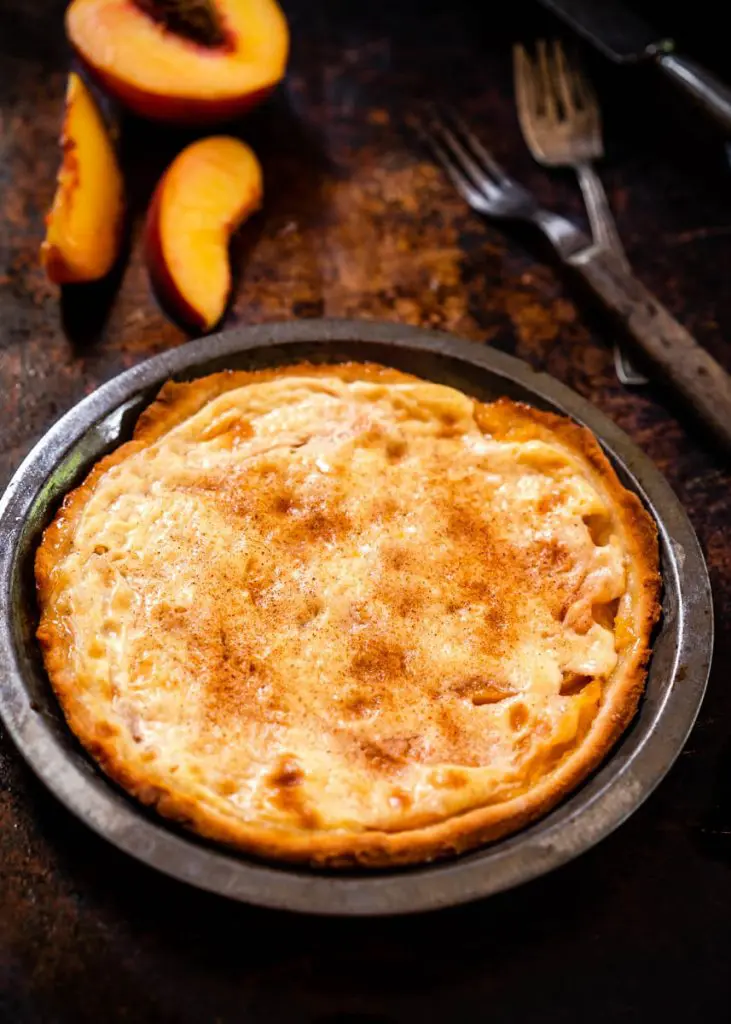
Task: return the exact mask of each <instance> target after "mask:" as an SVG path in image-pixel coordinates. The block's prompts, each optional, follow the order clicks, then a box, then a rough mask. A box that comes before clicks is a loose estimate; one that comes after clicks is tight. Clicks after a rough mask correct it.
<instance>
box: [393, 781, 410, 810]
mask: <svg viewBox="0 0 731 1024" xmlns="http://www.w3.org/2000/svg"><path fill="white" fill-rule="evenodd" d="M388 802H389V803H390V804H391V806H392V807H394V808H397V809H398V810H401V811H408V810H409V809H410V808H411V807H412V806H413V803H414V801H413V799H412V797H411V796H410V794H409V793H407V792H406V791H405V790H403V789H399V788H398V787H394V789H392V790H391V793H390V795H389V797H388Z"/></svg>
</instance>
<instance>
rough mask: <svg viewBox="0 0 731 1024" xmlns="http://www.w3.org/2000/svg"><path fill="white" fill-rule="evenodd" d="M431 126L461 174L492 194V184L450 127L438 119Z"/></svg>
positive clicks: (493, 187)
mask: <svg viewBox="0 0 731 1024" xmlns="http://www.w3.org/2000/svg"><path fill="white" fill-rule="evenodd" d="M432 127H433V129H434V130H435V131H436V132H438V134H439V136H440V138H441V140H442V142H443V143H444V145H445V148H446V151H447V153H448V154H449V155H450V156H451V158H452V161H454V162H455V163H456V164H457V166H458V167H459V169H460V170H461V172H462V174H464V175H465V177H467V178H468V179H469V180H470V181H471V183H472V185H473V186H474V188H476V189H479V190H480V191H482V192H484V193H485V194H486V195H487V196H488V197H490V196H491V195H494V194H495V186H494V184H493V183H492V182H491V181H490V178H489V177H488V176H487V174H486V173H485V170H484V169H483V168H482V167H480V165H479V164H478V163H477V161H476V160H475V159H474V157H473V156H472V154H471V153H470V152H469V151H468V150H467V149H466V148H465V146H464V145H463V144H462V142H461V141H460V139H459V138H458V137H457V136H456V135H455V133H454V132H453V131H452V130H451V128H449V127H448V126H447V125H446V124H445V123H444V122H443V121H441V120H438V119H437V120H436V121H434V123H433V126H432Z"/></svg>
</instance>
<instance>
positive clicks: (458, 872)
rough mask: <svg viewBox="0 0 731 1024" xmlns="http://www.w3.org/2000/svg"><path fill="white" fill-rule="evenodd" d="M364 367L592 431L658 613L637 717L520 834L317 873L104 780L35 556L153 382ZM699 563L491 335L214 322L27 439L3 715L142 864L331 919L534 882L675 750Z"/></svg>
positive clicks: (678, 525) (73, 806)
mask: <svg viewBox="0 0 731 1024" xmlns="http://www.w3.org/2000/svg"><path fill="white" fill-rule="evenodd" d="M301 360H311V361H312V362H341V361H345V360H358V361H371V360H372V361H375V362H379V363H383V364H386V365H388V366H393V367H395V368H397V369H400V370H403V371H406V372H410V373H413V374H416V375H417V376H420V377H424V378H427V379H429V380H433V381H437V382H439V383H443V384H447V385H451V386H453V387H456V388H459V389H461V390H463V391H464V392H466V393H467V394H471V395H474V396H475V397H477V398H479V399H482V400H488V401H489V400H491V399H494V398H496V397H498V396H500V395H507V396H508V397H510V398H513V399H516V400H523V401H526V402H529V403H531V404H532V405H535V406H536V407H538V408H541V409H548V410H553V411H556V412H559V413H563V414H565V415H568V416H571V417H572V418H573V419H575V420H577V421H578V422H580V423H583V424H585V425H586V426H587V427H589V428H590V429H591V430H592V431H593V432H594V434H595V435H596V437H597V438H598V439H599V441H600V443H601V444H602V446H603V448H604V450H605V451H606V453H607V455H608V456H609V458H610V460H611V461H612V463H613V465H614V467H615V469H616V470H617V472H618V474H619V476H620V478H621V480H622V482H623V483H624V484H625V486H626V487H628V488H629V489H630V490H632V491H635V492H636V493H637V494H638V495H639V496H640V498H641V499H642V501H643V502H644V504H645V505H646V507H647V508H648V509H649V510H650V511H651V513H652V514H653V515H654V517H655V520H656V522H657V525H658V529H659V537H660V550H661V569H662V575H663V581H664V593H663V601H662V607H663V614H662V619H661V623H660V625H659V627H658V629H657V632H656V636H655V638H654V644H653V656H652V661H651V664H650V669H649V675H648V680H647V687H646V692H645V695H644V698H643V700H642V703H641V707H640V709H639V712H638V714H637V716H636V718H635V720H634V722H633V724H632V725H631V727H630V728H629V729H628V730H627V732H626V733H625V734H624V736H623V737H622V739H621V740H620V742H619V743H618V744H617V745H616V746H615V747H614V749H613V750H612V751H611V752H610V754H609V756H608V757H607V758H606V760H605V761H604V762H603V764H602V765H601V767H600V768H599V769H598V770H596V771H595V772H594V773H593V775H592V776H591V777H590V778H589V779H587V780H586V781H585V782H584V784H583V785H581V786H580V787H579V788H578V789H577V790H576V791H575V792H574V793H573V794H572V795H571V796H570V797H569V798H567V799H566V800H564V801H563V802H562V803H561V804H560V805H559V806H558V807H557V808H555V809H554V810H553V811H552V812H550V813H549V814H547V815H546V816H545V817H543V818H542V819H541V820H540V821H538V822H537V823H535V824H534V825H532V826H531V827H529V828H525V829H523V830H522V831H520V832H519V833H517V834H515V835H512V836H510V837H508V838H506V839H504V840H501V841H498V842H494V843H492V844H490V845H488V846H486V847H484V848H482V849H480V850H477V851H474V852H472V853H468V854H464V855H462V856H459V857H453V858H451V859H449V860H444V861H438V862H434V863H432V864H427V865H423V866H419V867H412V868H398V869H391V870H379V871H372V870H371V871H367V872H366V871H347V872H342V871H323V870H314V869H309V868H306V867H292V866H288V865H284V864H276V863H266V862H263V861H259V860H257V859H255V858H253V857H250V856H246V855H243V854H239V853H237V852H234V851H231V850H228V849H227V848H225V847H222V846H217V845H214V844H211V843H208V842H206V841H205V840H202V839H199V838H197V837H196V836H193V835H191V834H190V833H187V832H185V831H184V830H182V829H179V828H178V827H176V826H175V825H173V824H170V823H167V822H165V821H164V819H162V818H160V817H158V816H157V815H155V814H154V812H151V811H149V810H147V809H145V808H144V807H142V806H141V805H140V804H138V803H137V802H136V801H134V800H133V799H132V798H130V797H128V796H127V795H126V794H125V793H124V792H123V791H122V790H121V789H120V788H118V787H117V786H116V785H115V784H114V783H112V782H111V781H110V780H109V779H107V777H106V776H105V775H104V774H103V773H102V772H101V771H100V770H99V769H98V768H97V767H96V765H95V764H94V762H93V761H92V760H91V759H90V758H89V757H88V756H87V755H86V753H85V752H84V751H83V750H82V748H81V747H80V745H79V744H78V742H77V741H76V739H75V738H74V736H73V735H72V733H71V731H70V730H69V728H68V726H67V725H66V722H65V720H64V718H63V715H62V713H61V711H60V708H59V706H58V704H57V702H56V698H55V696H54V694H53V692H52V690H51V687H50V685H49V682H48V679H47V677H46V675H45V672H44V670H43V665H42V662H41V657H40V652H39V648H38V645H37V643H36V641H35V636H34V634H35V629H36V625H37V617H38V613H37V607H36V602H35V588H34V580H33V558H34V553H35V550H36V547H37V545H38V541H39V538H40V535H41V532H42V530H43V529H44V527H45V526H46V524H47V523H48V522H49V520H50V519H51V518H52V516H53V514H54V513H55V511H56V509H57V508H58V505H59V502H60V500H61V499H62V498H63V496H64V495H65V494H66V492H67V491H68V490H69V489H70V488H72V487H73V486H75V485H77V484H78V483H79V482H80V481H81V480H82V479H83V477H84V476H85V474H86V473H87V471H88V470H89V468H90V467H91V465H92V464H93V463H94V462H96V461H97V460H98V459H99V458H100V457H101V456H102V455H104V454H105V453H107V452H109V451H110V450H112V449H113V448H115V447H117V445H119V444H120V443H121V442H123V441H125V440H126V439H127V438H129V436H130V434H131V432H132V429H133V426H134V423H135V420H136V418H137V416H138V414H139V413H140V411H141V410H142V409H143V408H144V407H145V406H146V405H147V404H148V403H149V402H150V401H151V400H152V398H153V397H154V395H155V393H156V392H157V390H158V388H159V387H160V385H161V384H162V383H163V382H164V381H166V380H168V379H170V378H174V379H176V380H190V379H193V378H196V377H200V376H203V375H205V374H208V373H212V372H215V371H217V370H221V369H227V368H232V369H253V368H258V367H265V366H275V365H282V364H287V363H295V362H299V361H301ZM712 647H713V610H712V602H711V590H710V583H709V579H708V573H707V570H706V566H705V563H704V560H703V555H702V553H701V549H700V546H699V544H698V540H697V538H696V536H695V533H694V532H693V528H692V526H691V525H690V523H689V521H688V518H687V516H686V514H685V512H684V511H683V508H682V506H681V505H680V503H679V502H678V500H677V498H676V497H675V495H674V494H673V492H672V491H671V489H670V487H669V485H668V484H667V482H666V481H665V479H664V478H663V477H662V476H661V474H660V473H659V472H658V470H657V469H656V468H655V467H654V465H653V464H652V462H650V460H649V459H648V458H647V457H646V456H645V455H643V453H642V452H641V451H640V450H639V449H638V448H637V447H636V446H635V445H634V444H633V443H632V442H631V441H630V440H629V438H628V437H627V436H626V434H624V433H623V432H622V431H621V430H620V429H619V428H618V427H616V426H615V425H614V424H613V423H612V422H611V421H610V420H609V419H607V418H606V417H605V416H603V415H602V414H601V413H600V412H598V411H597V409H595V408H594V407H593V406H592V405H590V404H589V403H588V402H587V401H585V400H584V399H583V398H581V397H580V396H579V395H577V394H575V393H574V392H573V391H571V390H569V388H567V387H565V386H564V385H563V384H560V383H559V382H558V381H556V380H554V379H553V378H551V377H549V376H547V375H545V374H543V373H536V372H535V371H534V370H532V369H531V368H530V367H529V366H528V365H526V364H525V363H523V362H520V361H519V360H517V359H514V358H512V357H510V356H507V355H505V354H503V353H501V352H498V351H495V350H494V349H491V348H488V347H486V346H482V345H478V344H475V343H471V342H466V341H461V340H458V339H456V338H454V337H451V336H449V335H446V334H443V333H440V332H436V331H428V330H422V329H419V328H414V327H406V326H402V325H399V324H394V323H388V324H386V323H375V322H368V321H356V320H304V321H294V322H286V323H273V324H264V325H260V326H255V327H242V328H235V329H233V330H229V331H226V332H224V333H222V334H218V335H216V336H213V337H207V338H203V339H201V340H199V341H194V342H191V343H189V344H187V345H183V346H181V347H180V348H176V349H173V350H171V351H168V352H165V353H164V354H162V355H159V356H155V357H154V358H152V359H149V360H147V361H146V362H144V363H141V364H140V365H138V366H136V367H134V368H133V369H131V370H128V371H127V372H125V373H122V374H120V375H119V376H118V377H115V378H114V379H113V380H111V381H109V382H108V383H107V384H104V385H103V386H102V387H100V388H99V389H98V390H97V391H95V392H94V393H93V394H91V395H89V396H88V397H87V398H85V399H84V400H83V401H81V402H79V404H78V405H76V406H75V407H74V408H73V409H71V411H70V412H68V413H67V414H66V415H65V416H63V417H62V418H61V419H60V420H59V421H58V422H57V423H56V424H55V425H54V426H53V427H52V428H51V429H50V430H49V431H48V433H47V434H46V435H45V437H44V438H43V439H42V440H41V441H40V442H39V443H38V444H37V445H36V446H35V447H34V448H33V450H32V451H31V452H30V454H29V455H28V457H27V458H26V459H25V461H24V462H23V464H22V465H21V467H20V468H19V470H18V471H17V473H16V474H15V476H14V477H13V479H12V481H11V483H10V484H9V486H8V488H7V491H6V493H5V495H4V497H3V498H2V500H1V501H0V714H1V715H2V718H3V721H4V723H5V726H6V728H7V730H8V732H9V733H10V735H11V736H12V738H13V740H14V741H15V744H16V745H17V747H18V749H19V750H20V752H21V754H22V755H23V757H24V758H25V759H26V761H27V762H28V763H29V764H30V766H31V767H32V768H33V770H34V771H35V772H36V774H37V775H38V776H39V777H40V778H41V779H42V780H43V782H44V783H45V784H46V786H48V788H49V789H50V790H51V791H52V792H53V793H55V795H56V796H57V797H58V798H59V800H61V801H62V802H63V803H64V804H65V805H66V807H67V808H68V809H69V810H70V811H72V812H73V813H74V814H75V815H76V816H77V817H78V818H80V819H81V820H82V821H84V822H85V823H86V824H87V825H88V826H90V827H91V828H92V829H94V830H95V831H96V832H97V833H99V834H100V835H102V836H104V837H105V838H106V839H108V840H109V841H110V842H111V843H113V844H114V845H115V846H117V847H118V848H119V849H121V850H124V851H126V852H127V853H129V854H131V855H132V856H133V857H136V858H137V859H138V860H140V861H143V862H144V863H146V864H148V865H150V866H151V867H154V868H157V869H158V870H160V871H163V872H165V873H166V874H168V875H171V876H173V877H174V878H177V879H180V880H182V881H184V882H187V883H189V884H191V885H194V886H197V887H199V888H201V889H205V890H209V891H211V892H215V893H218V894H220V895H223V896H226V897H229V898H231V899H235V900H241V901H244V902H247V903H252V904H258V905H261V906H266V907H275V908H280V909H287V910H291V911H301V912H309V913H319V914H330V915H378V914H398V913H409V912H415V911H423V910H428V909H435V908H439V907H446V906H451V905H454V904H458V903H465V902H467V901H469V900H474V899H478V898H480V897H485V896H488V895H491V894H492V893H496V892H499V891H501V890H505V889H509V888H510V887H512V886H516V885H518V884H519V883H522V882H526V881H528V880H529V879H532V878H536V877H537V876H539V875H542V874H544V873H545V872H547V871H549V870H551V869H553V868H556V867H558V866H559V865H561V864H564V863H565V862H567V861H569V860H571V859H572V858H574V857H576V856H577V855H578V854H580V853H582V852H583V851H585V850H587V849H588V848H590V847H591V846H593V845H594V844H595V843H597V842H598V841H599V840H600V839H602V838H603V837H604V836H606V835H608V833H610V832H611V831H612V830H613V829H615V828H616V827H617V826H618V825H620V824H621V823H622V822H623V821H624V820H625V819H626V818H627V817H628V816H629V815H630V814H631V813H632V812H633V811H634V810H635V809H636V808H637V807H638V806H639V805H640V804H641V803H642V801H643V800H645V799H646V797H647V796H648V795H649V794H650V793H651V792H652V790H653V789H654V788H655V786H656V785H657V784H658V782H659V781H660V780H661V779H662V777H663V776H664V775H665V773H666V772H667V771H668V769H669V768H670V766H671V765H672V763H673V761H674V760H675V759H676V757H677V756H678V755H679V754H680V751H681V749H682V747H683V745H684V743H685V740H686V738H687V736H688V733H689V732H690V729H691V727H692V725H693V723H694V721H695V718H696V715H697V713H698V710H699V707H700V704H701V701H702V699H703V693H704V690H705V686H706V682H707V678H708V673H709V669H710V661H711V652H712Z"/></svg>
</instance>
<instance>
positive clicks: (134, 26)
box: [66, 0, 289, 124]
mask: <svg viewBox="0 0 731 1024" xmlns="http://www.w3.org/2000/svg"><path fill="white" fill-rule="evenodd" d="M211 2H212V3H213V4H214V7H215V12H216V15H217V23H218V24H219V25H220V36H221V38H220V41H218V42H214V43H213V44H211V45H206V44H205V43H202V42H200V41H194V40H193V39H191V38H190V37H189V36H186V35H183V34H182V33H181V32H179V31H171V29H170V27H169V25H166V24H165V23H164V22H163V21H161V20H160V19H158V18H155V17H154V16H153V15H152V14H151V13H150V9H151V8H152V9H154V7H155V4H154V2H152V0H145V2H144V3H143V2H142V0H138V2H135V0H73V2H72V3H71V4H70V6H69V7H68V9H67V11H66V31H67V33H68V37H69V39H70V40H71V43H72V45H73V47H74V48H75V50H76V51H77V53H78V54H79V55H80V57H81V59H82V60H83V61H84V62H85V64H86V65H87V67H88V68H89V69H90V70H91V71H92V73H93V74H94V75H95V77H96V78H97V79H98V80H99V81H100V82H101V84H102V85H103V86H104V87H105V89H106V90H107V91H108V92H109V93H111V94H112V95H113V96H115V97H116V98H117V99H119V100H120V101H121V102H122V103H124V104H125V105H126V106H127V107H129V108H130V109H131V110H133V111H135V113H138V114H140V115H142V116H143V117H148V118H152V119H155V120H160V121H172V122H177V123H183V124H199V123H211V122H214V121H221V120H225V119H227V118H231V117H233V116H235V115H238V114H241V113H243V112H244V111H246V110H248V109H249V108H250V107H252V106H254V105H255V104H256V103H258V102H260V101H261V100H262V99H263V98H264V97H265V96H266V95H268V93H269V92H270V91H271V90H272V89H273V88H274V86H275V85H276V84H277V82H279V81H280V79H281V78H283V76H284V72H285V67H286V63H287V54H288V50H289V31H288V28H287V22H286V19H285V17H284V15H283V13H282V11H281V10H280V8H279V6H278V5H277V3H276V0H211ZM158 6H160V5H158ZM183 6H184V0H181V7H183Z"/></svg>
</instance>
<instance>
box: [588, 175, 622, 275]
mask: <svg viewBox="0 0 731 1024" xmlns="http://www.w3.org/2000/svg"><path fill="white" fill-rule="evenodd" d="M576 176H577V178H578V179H579V185H580V186H581V192H582V195H583V196H584V202H585V203H586V212H587V214H588V215H589V223H590V224H591V233H592V235H593V237H594V241H595V242H596V244H597V245H598V246H599V247H600V248H602V249H612V250H613V252H614V253H616V255H617V257H618V258H619V259H621V260H622V262H623V263H624V265H625V266H626V267H627V268H628V269H629V263H628V261H627V257H626V256H625V253H624V246H623V245H622V240H621V239H620V237H619V232H618V231H617V225H616V223H615V221H614V217H613V215H612V211H611V209H610V208H609V200H608V199H607V193H606V191H605V189H604V185H603V184H602V181H601V178H600V177H599V175H598V174H597V172H596V171H595V170H594V168H593V167H592V165H591V164H590V163H582V164H577V165H576Z"/></svg>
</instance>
